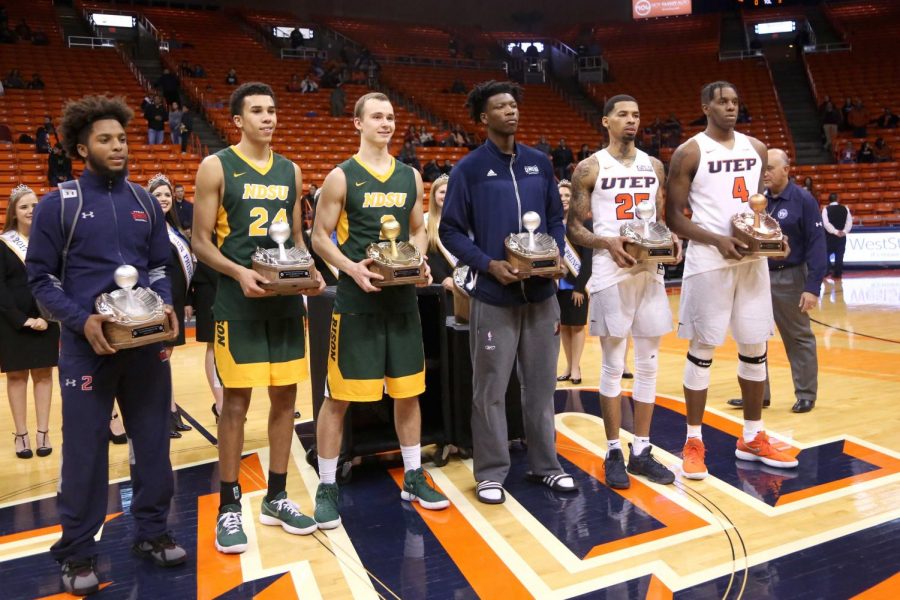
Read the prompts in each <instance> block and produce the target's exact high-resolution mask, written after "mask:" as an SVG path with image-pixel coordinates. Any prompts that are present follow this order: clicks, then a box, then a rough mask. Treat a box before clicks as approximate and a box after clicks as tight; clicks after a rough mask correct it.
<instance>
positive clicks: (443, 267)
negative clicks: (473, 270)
mask: <svg viewBox="0 0 900 600" xmlns="http://www.w3.org/2000/svg"><path fill="white" fill-rule="evenodd" d="M428 267H429V268H430V269H431V280H432V282H433V283H432V285H440V286H442V287H443V282H444V280H445V279H446V278H448V277H453V265H451V264H450V262H449V261H448V260H447V259H446V258H445V257H444V253H443V252H441V251H440V249H438V250H429V251H428ZM444 302H445V306H446V307H447V314H448V315H452V314H453V293H452V292H450V291H449V290H447V289H445V290H444Z"/></svg>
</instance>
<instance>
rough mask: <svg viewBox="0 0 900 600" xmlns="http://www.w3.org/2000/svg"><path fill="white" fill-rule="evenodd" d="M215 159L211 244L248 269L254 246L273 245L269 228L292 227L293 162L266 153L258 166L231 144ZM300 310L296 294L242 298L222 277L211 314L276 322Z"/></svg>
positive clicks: (234, 283) (236, 285) (238, 288)
mask: <svg viewBox="0 0 900 600" xmlns="http://www.w3.org/2000/svg"><path fill="white" fill-rule="evenodd" d="M216 156H217V157H218V158H219V161H221V163H222V174H223V176H224V178H225V185H224V193H223V194H222V203H221V204H220V205H219V212H218V215H217V217H216V229H215V234H216V235H215V237H216V243H217V244H218V245H219V250H220V251H221V252H222V254H223V255H224V256H225V258H227V259H228V260H231V261H233V262H236V263H237V264H239V265H241V266H244V267H247V268H250V266H251V257H252V256H253V252H254V251H255V250H256V248H257V247H259V248H277V247H278V245H277V244H276V243H275V242H273V241H272V239H271V238H270V237H269V225H271V224H272V223H274V222H276V221H284V222H285V223H287V224H288V225H291V226H293V221H294V219H293V214H294V203H295V202H296V199H297V190H296V187H297V180H296V176H295V173H294V163H293V162H291V161H290V160H288V159H287V158H285V157H283V156H281V155H280V154H275V153H274V152H271V153H270V156H269V162H268V164H267V165H266V166H265V167H258V166H256V165H254V164H253V163H252V162H250V161H249V160H248V159H247V158H246V157H244V156H242V155H241V153H240V151H239V150H238V149H237V148H235V147H234V146H230V147H228V148H225V149H224V150H220V151H219V152H217V153H216ZM293 245H294V240H293V238H289V239H288V240H287V241H286V242H285V243H284V246H285V248H291V247H293ZM302 306H303V303H302V301H301V299H300V297H298V296H275V297H268V298H247V297H246V296H244V293H243V292H242V291H241V286H240V284H239V283H238V282H237V281H235V280H234V279H232V278H231V277H227V276H224V275H223V276H222V277H221V278H220V280H219V287H218V290H217V292H216V302H215V305H214V306H213V315H214V317H215V319H216V320H218V321H221V320H229V319H236V320H237V319H271V318H282V317H289V316H299V315H301V314H303V312H302V310H303V309H302Z"/></svg>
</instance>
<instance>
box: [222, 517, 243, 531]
mask: <svg viewBox="0 0 900 600" xmlns="http://www.w3.org/2000/svg"><path fill="white" fill-rule="evenodd" d="M219 526H220V527H222V529H224V530H225V533H227V534H232V533H238V532H239V531H240V530H241V526H242V519H241V513H239V512H226V513H222V514H221V515H219Z"/></svg>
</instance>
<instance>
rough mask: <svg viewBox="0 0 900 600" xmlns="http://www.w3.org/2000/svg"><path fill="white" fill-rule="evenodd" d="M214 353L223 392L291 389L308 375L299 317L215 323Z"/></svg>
mask: <svg viewBox="0 0 900 600" xmlns="http://www.w3.org/2000/svg"><path fill="white" fill-rule="evenodd" d="M214 350H215V356H216V371H218V373H219V379H220V380H221V381H222V385H223V386H225V387H226V388H250V387H266V386H270V385H291V384H294V383H298V382H300V381H303V380H304V379H306V378H307V377H308V375H309V368H308V366H307V364H306V334H305V331H304V327H303V317H290V318H282V319H266V320H248V321H216V327H215V344H214Z"/></svg>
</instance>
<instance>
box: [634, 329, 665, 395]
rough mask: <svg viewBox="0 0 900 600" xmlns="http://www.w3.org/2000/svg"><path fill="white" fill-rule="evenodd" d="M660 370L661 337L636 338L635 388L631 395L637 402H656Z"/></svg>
mask: <svg viewBox="0 0 900 600" xmlns="http://www.w3.org/2000/svg"><path fill="white" fill-rule="evenodd" d="M658 371H659V338H658V337H657V338H641V337H636V338H634V388H633V390H632V392H631V397H632V398H633V399H634V401H635V402H644V403H647V404H653V403H654V402H656V374H657V372H658Z"/></svg>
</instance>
